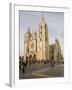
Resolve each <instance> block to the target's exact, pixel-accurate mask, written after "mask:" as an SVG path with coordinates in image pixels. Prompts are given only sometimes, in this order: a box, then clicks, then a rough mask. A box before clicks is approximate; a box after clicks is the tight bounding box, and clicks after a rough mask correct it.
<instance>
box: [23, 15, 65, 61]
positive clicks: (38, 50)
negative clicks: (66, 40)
mask: <svg viewBox="0 0 72 90" xmlns="http://www.w3.org/2000/svg"><path fill="white" fill-rule="evenodd" d="M48 34H49V33H48V25H47V23H46V21H45V18H44V16H42V17H41V22H40V24H39V26H38V30H37V31H36V32H32V33H31V31H30V28H29V27H28V31H27V32H25V34H24V60H27V61H32V60H40V61H41V60H42V61H43V60H51V59H54V60H56V61H62V60H63V56H62V52H61V47H60V44H59V41H58V40H57V39H56V40H55V44H52V45H49V36H48Z"/></svg>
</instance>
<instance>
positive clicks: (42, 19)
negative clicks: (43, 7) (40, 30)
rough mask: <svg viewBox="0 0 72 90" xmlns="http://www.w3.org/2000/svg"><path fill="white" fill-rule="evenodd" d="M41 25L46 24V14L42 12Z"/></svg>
mask: <svg viewBox="0 0 72 90" xmlns="http://www.w3.org/2000/svg"><path fill="white" fill-rule="evenodd" d="M41 24H45V18H44V12H42V17H41Z"/></svg>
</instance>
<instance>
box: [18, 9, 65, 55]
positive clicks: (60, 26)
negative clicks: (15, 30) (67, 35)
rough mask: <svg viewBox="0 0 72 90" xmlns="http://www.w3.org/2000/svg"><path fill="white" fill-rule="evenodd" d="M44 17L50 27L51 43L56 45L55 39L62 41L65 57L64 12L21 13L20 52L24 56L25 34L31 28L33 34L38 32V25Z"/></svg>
mask: <svg viewBox="0 0 72 90" xmlns="http://www.w3.org/2000/svg"><path fill="white" fill-rule="evenodd" d="M42 15H44V17H45V21H46V23H47V25H48V36H49V43H50V44H53V43H55V39H56V38H58V39H59V41H60V45H61V49H62V53H63V55H64V13H62V12H34V11H23V10H21V11H19V20H20V21H19V22H20V25H19V26H20V45H19V46H20V50H19V53H20V55H21V56H22V55H23V54H24V33H25V32H26V31H27V30H28V27H30V29H31V32H34V31H37V30H38V25H39V23H40V21H41V17H42Z"/></svg>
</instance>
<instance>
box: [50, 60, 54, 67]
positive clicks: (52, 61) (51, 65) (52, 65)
mask: <svg viewBox="0 0 72 90" xmlns="http://www.w3.org/2000/svg"><path fill="white" fill-rule="evenodd" d="M54 64H55V61H54V60H53V59H52V60H51V61H50V67H52V68H54Z"/></svg>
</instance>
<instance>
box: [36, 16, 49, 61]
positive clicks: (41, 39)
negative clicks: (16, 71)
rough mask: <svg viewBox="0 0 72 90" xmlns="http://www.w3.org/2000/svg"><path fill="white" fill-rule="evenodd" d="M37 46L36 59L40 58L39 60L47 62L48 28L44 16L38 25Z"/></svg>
mask: <svg viewBox="0 0 72 90" xmlns="http://www.w3.org/2000/svg"><path fill="white" fill-rule="evenodd" d="M37 44H38V45H37V46H38V58H40V60H49V38H48V26H47V24H46V21H45V18H44V16H42V17H41V22H40V24H39V29H38V35H37Z"/></svg>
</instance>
